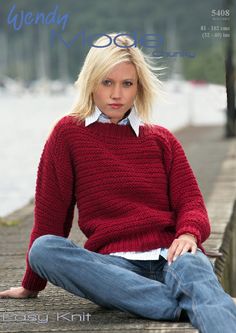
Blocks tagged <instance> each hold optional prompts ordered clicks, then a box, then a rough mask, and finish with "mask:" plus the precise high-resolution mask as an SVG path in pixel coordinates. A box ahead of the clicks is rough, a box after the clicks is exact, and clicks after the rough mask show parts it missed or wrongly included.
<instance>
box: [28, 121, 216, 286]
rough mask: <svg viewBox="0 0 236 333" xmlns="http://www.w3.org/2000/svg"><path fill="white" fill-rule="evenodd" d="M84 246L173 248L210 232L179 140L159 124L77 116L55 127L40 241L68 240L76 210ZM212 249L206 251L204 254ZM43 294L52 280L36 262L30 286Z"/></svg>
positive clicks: (40, 205)
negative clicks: (136, 128) (184, 238)
mask: <svg viewBox="0 0 236 333" xmlns="http://www.w3.org/2000/svg"><path fill="white" fill-rule="evenodd" d="M75 204H77V207H78V209H79V221H78V224H79V227H80V229H81V230H82V232H83V233H84V234H85V235H86V237H87V238H88V239H87V241H86V243H85V245H84V247H85V248H86V249H88V250H91V251H94V252H99V253H103V254H108V253H111V252H119V251H146V250H151V249H154V248H159V247H166V248H168V247H169V246H170V245H171V243H172V242H173V240H174V239H175V238H176V237H178V236H179V235H181V234H184V233H191V234H193V235H195V236H196V238H197V240H198V246H199V247H200V248H201V249H203V248H202V246H201V243H202V242H203V241H205V240H206V239H207V238H208V236H209V234H210V224H209V220H208V215H207V211H206V208H205V204H204V201H203V198H202V195H201V192H200V190H199V187H198V184H197V181H196V178H195V176H194V174H193V172H192V169H191V167H190V165H189V162H188V161H187V158H186V155H185V153H184V151H183V148H182V146H181V144H180V143H179V141H178V140H177V139H176V138H175V137H174V135H173V134H172V133H171V132H169V131H168V130H167V129H165V128H163V127H161V126H158V125H152V126H148V125H144V126H141V127H140V135H139V137H136V135H135V133H134V132H133V130H132V128H131V126H129V125H127V126H120V125H116V124H112V123H110V124H109V123H105V124H104V123H100V122H96V123H93V124H91V125H89V126H88V127H85V126H84V122H81V123H79V124H78V123H76V122H75V119H74V118H73V117H71V116H69V115H67V116H64V117H63V118H62V119H60V120H59V121H58V122H57V124H56V125H55V127H54V129H53V131H52V132H51V134H50V136H49V138H48V139H47V141H46V143H45V146H44V149H43V152H42V155H41V158H40V163H39V167H38V174H37V182H36V193H35V210H34V226H33V229H32V233H31V238H30V244H29V249H30V247H31V245H32V243H33V241H34V240H35V239H36V238H37V237H39V236H41V235H45V234H54V235H59V236H63V237H68V235H69V232H70V229H71V224H72V219H73V213H74V206H75ZM203 251H204V249H203ZM22 285H23V287H25V288H26V289H29V290H42V289H44V288H45V286H46V281H45V280H43V279H41V278H40V277H39V276H38V275H37V274H36V273H34V272H33V271H32V270H31V268H30V267H29V264H28V259H27V270H26V273H25V275H24V278H23V281H22Z"/></svg>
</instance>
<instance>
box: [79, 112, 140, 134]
mask: <svg viewBox="0 0 236 333" xmlns="http://www.w3.org/2000/svg"><path fill="white" fill-rule="evenodd" d="M96 121H99V122H110V120H109V118H108V117H107V116H106V115H105V114H104V113H102V111H101V110H100V109H99V108H98V107H97V106H95V110H94V112H93V113H92V114H91V115H89V116H87V117H86V118H85V127H87V126H89V125H91V124H93V123H95V122H96ZM127 123H130V126H131V127H132V129H133V131H134V132H135V134H136V136H139V126H140V125H141V124H142V121H141V119H140V118H139V116H138V114H137V111H136V109H135V106H133V107H132V109H131V111H130V113H129V115H128V117H126V118H124V119H122V120H121V121H119V123H118V124H119V125H126V124H127Z"/></svg>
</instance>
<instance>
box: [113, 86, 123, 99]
mask: <svg viewBox="0 0 236 333" xmlns="http://www.w3.org/2000/svg"><path fill="white" fill-rule="evenodd" d="M111 97H112V98H120V97H121V87H120V86H119V85H118V84H116V85H114V86H113V87H112V90H111Z"/></svg>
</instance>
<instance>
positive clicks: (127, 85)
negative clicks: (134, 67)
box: [124, 81, 133, 87]
mask: <svg viewBox="0 0 236 333" xmlns="http://www.w3.org/2000/svg"><path fill="white" fill-rule="evenodd" d="M132 85H133V83H132V82H130V81H125V82H124V86H125V87H130V86H132Z"/></svg>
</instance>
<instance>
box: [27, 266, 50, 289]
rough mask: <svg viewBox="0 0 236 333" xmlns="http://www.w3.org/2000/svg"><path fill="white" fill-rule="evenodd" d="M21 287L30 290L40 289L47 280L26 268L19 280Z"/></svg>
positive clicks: (44, 285)
mask: <svg viewBox="0 0 236 333" xmlns="http://www.w3.org/2000/svg"><path fill="white" fill-rule="evenodd" d="M21 285H22V287H24V288H25V289H28V290H31V291H41V290H43V289H44V288H45V287H46V285H47V281H46V280H44V279H42V278H41V277H40V276H39V275H38V274H36V273H34V272H33V271H32V270H31V269H27V270H26V273H25V276H24V277H23V280H22V282H21Z"/></svg>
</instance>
